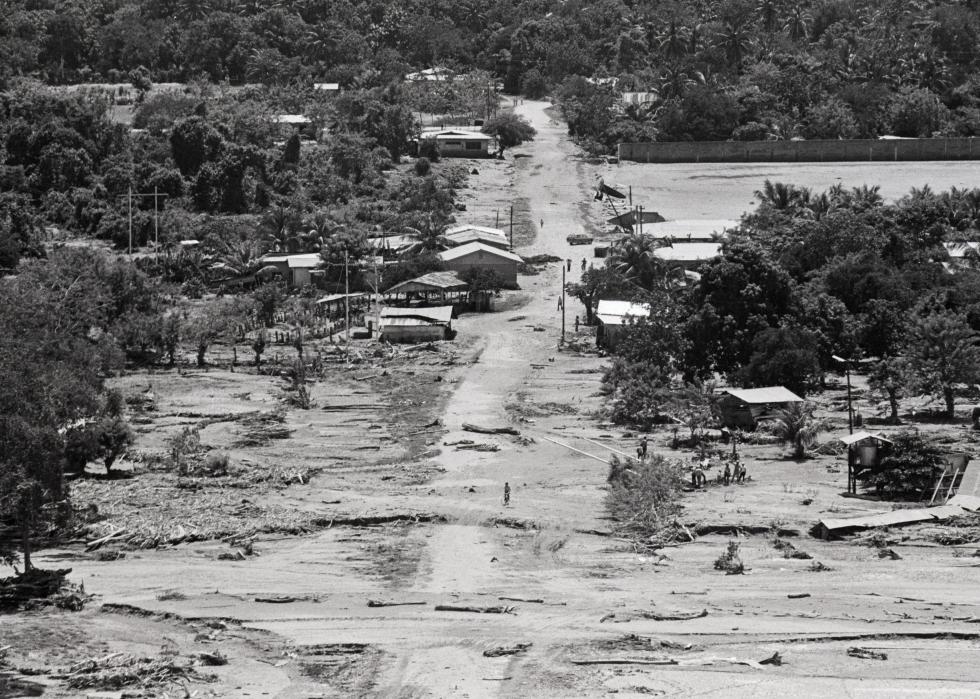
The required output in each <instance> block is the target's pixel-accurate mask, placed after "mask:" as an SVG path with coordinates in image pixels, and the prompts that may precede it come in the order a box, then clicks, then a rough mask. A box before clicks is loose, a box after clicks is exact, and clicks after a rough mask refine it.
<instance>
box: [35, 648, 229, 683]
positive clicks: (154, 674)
mask: <svg viewBox="0 0 980 699" xmlns="http://www.w3.org/2000/svg"><path fill="white" fill-rule="evenodd" d="M53 677H54V678H55V679H60V680H64V681H65V683H66V684H67V685H68V688H69V689H102V690H116V689H122V688H124V687H131V686H134V685H138V686H140V687H152V686H157V685H163V684H170V683H174V682H176V681H177V680H188V681H192V682H211V681H213V679H214V677H213V676H211V675H203V674H201V673H199V672H197V670H195V669H194V667H193V666H192V665H190V664H186V665H183V664H179V663H178V662H177V659H176V658H173V657H165V658H156V659H153V658H140V657H137V656H135V655H131V654H129V653H110V654H109V655H106V656H103V657H101V658H92V659H89V660H84V661H82V662H80V663H76V664H74V665H72V666H71V667H70V668H69V669H68V671H67V672H65V673H63V674H61V675H53Z"/></svg>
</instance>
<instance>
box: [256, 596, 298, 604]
mask: <svg viewBox="0 0 980 699" xmlns="http://www.w3.org/2000/svg"><path fill="white" fill-rule="evenodd" d="M296 600H297V598H296V597H290V596H289V595H273V596H271V597H256V598H255V601H256V602H264V603H266V604H289V603H290V602H295V601H296Z"/></svg>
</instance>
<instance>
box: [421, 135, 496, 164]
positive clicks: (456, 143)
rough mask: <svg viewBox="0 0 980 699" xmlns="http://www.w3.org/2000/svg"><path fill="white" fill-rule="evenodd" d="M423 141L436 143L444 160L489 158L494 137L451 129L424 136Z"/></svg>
mask: <svg viewBox="0 0 980 699" xmlns="http://www.w3.org/2000/svg"><path fill="white" fill-rule="evenodd" d="M421 140H423V141H435V143H436V147H437V148H438V149H439V155H440V156H441V157H443V158H489V157H490V144H491V143H492V142H493V140H494V139H493V136H488V135H487V134H485V133H481V132H480V131H469V130H466V129H450V130H445V131H430V132H425V133H423V134H422V139H421Z"/></svg>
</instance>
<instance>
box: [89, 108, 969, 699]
mask: <svg viewBox="0 0 980 699" xmlns="http://www.w3.org/2000/svg"><path fill="white" fill-rule="evenodd" d="M547 107H548V105H547V104H545V103H541V102H526V103H523V104H521V105H520V106H519V107H518V108H517V109H518V111H519V113H522V114H524V115H525V116H527V117H528V118H529V119H530V120H531V122H532V123H533V124H534V126H535V127H536V128H537V129H538V136H537V138H536V140H535V141H534V142H533V143H530V144H527V145H525V146H523V147H521V148H519V149H516V150H515V152H513V153H512V154H510V155H509V157H511V163H512V164H510V163H507V164H498V163H487V164H486V165H485V166H482V167H481V168H480V171H481V174H480V175H478V176H474V178H472V180H471V183H470V184H471V187H472V189H473V190H474V191H476V192H477V194H476V195H474V196H475V198H476V200H477V201H476V204H480V201H479V200H480V198H481V197H484V196H490V195H489V194H485V192H493V191H496V192H497V196H498V198H499V196H500V192H501V187H503V188H504V190H507V191H509V194H510V196H512V197H513V199H514V200H521V201H524V202H526V203H525V204H523V205H522V212H521V216H522V219H523V221H524V226H525V227H527V226H531V227H533V228H535V229H537V230H536V231H534V233H535V235H534V236H533V241H531V240H530V238H531V236H529V235H523V236H522V237H523V238H524V239H525V240H526V241H528V242H527V244H526V245H523V246H521V247H520V248H519V249H518V252H519V253H521V254H524V255H529V254H538V253H548V254H552V255H557V256H559V257H561V258H566V259H568V258H570V259H571V260H572V265H571V270H570V271H568V270H567V269H566V276H567V280H568V281H574V280H576V279H577V278H578V275H579V274H580V270H581V258H582V256H583V255H584V254H586V253H588V252H589V251H590V248H586V247H571V246H569V245H568V244H567V243H566V241H565V236H566V235H567V234H568V233H570V232H575V231H579V230H583V229H585V230H588V229H590V228H591V227H593V226H595V225H596V224H597V222H598V221H599V220H600V219H601V217H602V215H603V212H602V211H601V210H600V209H599V208H598V205H597V204H594V203H593V201H592V186H593V182H594V177H595V175H596V167H594V166H591V165H588V164H587V163H586V162H585V161H583V160H581V159H578V158H577V157H576V153H575V149H574V147H573V146H572V145H571V143H570V142H569V141H568V139H567V138H566V136H565V131H564V128H563V126H562V125H560V124H558V123H556V122H555V121H553V119H552V118H551V116H550V112H549V111H547ZM501 183H504V184H501ZM495 188H496V190H495ZM495 206H496V207H497V208H499V206H500V202H499V201H496V202H492V203H490V204H487V203H486V202H484V203H483V205H482V207H481V206H479V205H475V206H471V207H470V212H471V219H469V220H467V221H466V222H472V223H477V224H487V223H491V221H487V220H486V218H482V217H481V218H478V217H477V212H480V215H481V216H482V215H484V214H485V213H486V212H487V211H489V210H491V209H493V208H494V207H495ZM521 286H522V289H523V292H524V293H523V295H522V296H521V299H522V301H521V302H520V303H517V304H515V305H512V306H511V307H509V308H508V309H507V310H504V311H501V312H497V313H493V314H488V315H471V316H467V317H464V318H462V319H461V320H460V321H459V323H458V330H459V334H460V336H461V337H470V338H476V340H475V342H476V343H477V348H478V351H479V359H478V361H477V362H476V363H474V364H472V365H470V366H467V367H466V368H465V369H462V370H461V371H460V372H459V373H458V374H452V375H451V380H456V381H457V383H456V384H455V386H454V389H453V392H452V395H451V397H450V399H449V402H448V404H447V407H446V409H445V414H444V424H445V427H446V434H445V435H444V437H443V438H442V439H441V444H440V445H439V447H440V449H441V451H440V453H439V454H438V455H437V456H435V457H434V462H435V466H436V467H437V469H438V475H437V476H436V477H435V478H434V479H431V480H428V481H427V482H424V483H420V484H415V485H406V486H404V487H403V488H399V490H398V492H397V493H396V494H393V495H391V496H386V497H379V496H377V495H375V494H370V493H364V494H360V495H359V494H358V493H357V492H356V489H354V490H353V491H352V492H349V493H344V496H345V497H351V498H358V497H362V498H363V502H364V503H365V506H367V504H368V503H370V504H371V505H372V506H379V505H387V506H388V507H391V508H395V507H398V508H411V509H414V510H417V511H428V512H434V513H438V514H440V515H443V516H444V517H445V518H446V520H447V521H446V522H444V523H432V524H424V525H415V526H402V525H399V526H391V527H387V528H368V529H363V528H362V529H351V528H331V529H328V530H326V531H323V532H321V533H319V534H315V535H310V536H306V537H266V538H264V539H260V540H259V541H258V542H257V544H256V548H257V550H258V551H259V552H260V553H261V556H260V557H258V558H257V559H254V560H249V561H241V562H238V561H234V562H222V563H217V562H216V561H215V560H214V558H215V552H216V551H218V550H219V549H220V548H221V545H220V544H218V543H215V544H197V545H187V546H180V547H177V548H174V549H171V550H166V551H155V552H146V553H145V554H142V555H140V556H134V557H130V558H127V559H126V560H122V561H117V562H115V563H113V564H112V567H109V568H107V567H105V565H106V564H99V563H96V562H92V561H88V560H76V561H72V564H73V566H74V567H75V571H76V574H77V575H78V576H79V577H80V578H82V579H84V580H85V582H86V585H87V587H89V589H91V590H95V591H98V593H99V594H100V595H101V596H102V601H103V602H122V603H127V604H132V605H135V606H137V607H139V608H141V609H147V610H153V611H156V612H168V613H173V614H176V615H179V616H180V617H182V618H185V619H186V618H194V617H204V618H211V617H220V618H227V619H234V620H237V621H240V622H241V623H242V624H243V627H242V629H241V633H242V634H247V633H253V632H263V633H265V632H271V633H272V634H274V635H269V636H262V637H260V638H263V639H265V640H264V641H263V642H262V643H263V644H265V646H267V648H268V649H279V652H280V653H281V654H282V655H281V656H280V658H281V659H279V660H276V658H271V659H270V658H269V657H268V656H266V657H261V653H256V654H255V657H250V656H248V655H247V654H244V655H243V656H242V657H240V658H238V659H237V662H236V664H235V665H234V670H233V671H231V670H229V671H227V672H225V673H224V674H221V672H222V670H223V669H222V668H215V671H216V672H217V673H219V675H220V676H221V683H220V684H219V685H211V687H210V688H211V689H212V690H215V691H217V692H218V693H219V694H222V695H224V696H259V695H270V696H279V697H287V698H288V697H309V696H379V697H471V698H473V697H498V696H499V697H568V696H599V695H605V694H608V693H610V692H616V693H617V694H618V695H625V696H641V695H649V694H661V695H670V696H695V695H698V696H700V695H709V694H710V695H718V696H726V697H739V696H745V697H749V696H751V697H765V696H773V697H776V696H786V695H787V694H791V693H798V694H802V695H805V696H811V695H815V694H818V693H822V694H825V695H828V696H867V695H877V696H912V695H919V694H923V693H931V694H940V695H951V694H956V695H968V694H976V693H978V692H980V690H977V689H976V687H977V685H976V684H971V683H975V682H977V681H980V666H978V665H977V664H976V663H975V661H974V657H975V653H976V644H977V641H978V635H977V625H976V624H975V623H973V622H974V621H976V619H977V617H978V616H980V609H978V608H980V590H978V588H977V586H976V585H975V567H974V566H972V565H971V564H970V563H969V562H968V559H962V558H958V557H957V556H956V555H954V554H953V552H951V550H949V549H941V548H937V547H935V546H933V547H927V546H917V545H915V544H914V542H913V543H910V544H909V545H908V546H907V547H901V546H900V543H897V544H895V545H896V546H900V549H901V551H902V555H903V556H904V560H882V559H880V558H879V557H878V555H877V550H876V549H874V548H872V547H868V546H853V545H849V544H845V543H827V542H822V541H817V540H812V539H809V538H807V537H806V535H805V530H806V528H808V526H809V525H810V524H812V522H813V521H814V520H815V518H816V517H817V516H818V515H819V513H821V512H835V513H840V512H848V511H851V510H854V509H860V507H855V506H852V505H849V504H847V503H843V502H841V499H840V498H839V497H838V495H837V494H838V493H839V491H840V490H841V489H842V476H841V474H840V473H839V472H835V471H833V470H832V468H831V467H832V465H833V458H828V459H823V460H813V461H809V462H806V463H804V464H796V463H792V462H785V461H782V460H777V459H776V450H775V449H773V448H766V449H760V450H757V451H756V452H753V453H752V455H753V458H752V463H751V474H750V475H752V477H753V480H752V482H751V483H749V484H748V485H746V486H744V487H741V486H740V487H732V488H730V489H722V488H715V489H709V490H708V491H705V492H700V493H692V494H690V495H689V496H687V501H686V502H687V505H688V519H689V520H695V521H700V522H708V523H728V524H731V525H742V526H747V525H753V526H759V525H762V526H770V525H772V526H773V527H776V526H781V527H784V528H789V529H796V530H798V531H799V532H800V533H801V536H800V537H799V538H797V539H795V540H796V541H797V545H798V546H799V547H800V548H801V549H805V550H806V551H807V552H808V553H809V554H811V555H812V556H813V559H812V560H789V559H786V558H784V557H783V556H782V555H781V554H780V553H779V552H778V551H776V550H775V549H774V548H773V546H772V536H764V535H757V536H752V537H745V538H742V539H740V541H741V550H742V555H743V558H744V560H745V561H746V562H747V565H748V567H749V568H750V570H749V572H748V574H747V575H742V576H726V575H724V574H722V573H720V572H718V571H715V570H714V569H713V566H712V563H713V561H714V559H715V558H716V557H717V556H718V555H719V553H721V551H722V550H723V549H724V547H725V545H726V543H727V541H728V538H729V537H728V536H726V535H707V536H704V537H701V538H699V539H698V541H697V542H695V543H692V544H689V545H685V546H681V547H676V548H670V549H667V550H666V551H665V554H666V555H665V556H664V557H648V556H643V555H637V554H636V553H634V552H633V551H632V550H631V549H630V548H629V547H627V546H624V545H623V543H622V542H619V541H617V540H615V539H613V538H611V537H609V536H606V535H603V534H604V532H605V530H608V527H609V523H608V521H606V520H604V509H603V497H604V490H603V486H604V484H605V477H606V470H607V467H606V465H605V463H603V460H604V459H606V458H608V456H609V455H610V454H611V453H613V452H614V451H619V452H621V453H629V452H631V451H632V450H633V449H634V447H635V439H634V438H633V437H632V436H627V435H625V434H624V433H623V432H622V430H618V429H617V430H613V428H611V427H609V426H604V425H601V424H600V423H599V422H597V420H596V419H595V417H594V412H595V411H596V410H597V408H598V407H599V404H600V398H599V396H598V395H597V390H598V387H599V377H600V374H599V367H600V366H601V360H600V359H599V358H596V357H594V356H580V355H578V354H576V353H574V352H569V351H559V349H558V345H559V339H560V332H561V314H560V311H559V310H558V299H559V296H560V288H561V268H560V265H559V264H557V263H553V264H551V265H549V266H548V267H547V268H546V269H545V270H544V271H543V272H542V273H540V274H538V275H534V276H525V277H522V278H521ZM580 312H581V311H580V309H579V308H578V302H576V301H573V300H569V301H568V306H567V308H566V313H567V317H566V319H567V321H568V329H569V335H571V334H572V331H571V325H572V319H573V318H574V315H575V314H576V313H580ZM583 332H584V331H583ZM447 376H450V374H447ZM463 422H468V423H477V424H481V425H490V426H502V425H509V426H514V427H516V428H517V429H518V430H519V431H520V433H521V435H520V437H514V436H510V435H482V434H474V433H472V432H466V431H464V430H463V429H462V423H463ZM668 439H669V432H662V433H657V434H656V435H654V438H653V440H652V445H653V448H654V449H657V450H660V449H665V448H666V447H665V444H666V442H667V441H668ZM462 440H473V441H474V442H478V443H485V444H488V445H495V446H497V447H498V448H499V449H498V450H497V451H473V450H458V449H456V448H455V446H454V443H458V442H460V441H462ZM505 482H507V483H509V484H510V485H511V488H512V501H511V504H510V505H509V506H507V507H504V506H503V504H502V501H501V498H502V494H503V484H504V483H505ZM336 495H337V491H330V492H329V493H328V492H320V493H317V492H314V493H312V494H310V495H309V496H308V497H307V498H306V500H307V503H308V504H309V503H314V502H315V501H317V499H318V498H319V499H320V500H330V499H331V498H333V497H335V496H336ZM801 500H805V501H807V502H806V504H805V505H803V504H801ZM310 506H312V505H310ZM835 516H840V515H835ZM814 561H820V562H821V563H823V564H824V568H825V570H824V572H813V568H814V567H813V563H814ZM168 589H177V590H179V591H180V593H181V595H180V598H178V599H173V598H165V599H160V597H161V595H160V592H161V591H162V590H168ZM803 593H806V594H809V595H810V596H809V597H803V596H800V595H801V594H803ZM276 596H287V599H286V600H283V599H281V598H279V599H278V603H276V599H277V597H276ZM164 597H167V596H164ZM270 598H271V599H273V602H269V601H268V600H269V599H270ZM263 600H266V601H263ZM368 600H379V601H384V602H393V603H401V604H402V605H403V606H382V607H377V606H371V607H369V606H368ZM409 603H411V604H409ZM436 605H450V606H455V607H503V608H504V609H502V610H501V611H502V612H503V613H473V612H466V611H437V610H436V608H435V607H436ZM702 612H703V614H702ZM672 616H673V617H680V618H678V619H676V620H670V619H664V618H663V617H672ZM685 616H692V617H695V618H691V619H684V617H685ZM517 644H531V645H530V647H528V648H527V649H526V650H525V651H522V652H517V653H515V654H511V655H496V656H495V655H493V654H492V653H491V656H490V657H488V656H485V655H484V652H485V651H493V650H494V649H498V648H504V647H510V648H512V649H513V647H515V646H516V645H517ZM260 645H261V644H260ZM850 646H863V647H866V648H872V647H873V648H877V649H879V650H881V651H883V652H884V651H886V652H887V655H888V660H867V659H859V658H855V657H851V656H849V655H847V653H846V651H847V648H848V647H850ZM270 652H271V651H270ZM774 652H779V653H781V654H782V656H783V658H784V659H785V664H784V665H782V666H773V665H765V666H760V665H756V664H754V663H755V661H759V660H762V659H764V658H766V657H768V656H771V655H772V654H773V653H774ZM636 659H640V660H644V661H646V662H647V663H650V662H658V663H659V664H657V665H649V664H647V665H643V664H639V665H637V664H626V663H624V664H621V665H615V664H612V665H610V664H606V665H587V664H576V662H583V661H585V662H588V661H594V660H602V661H606V662H609V661H617V660H619V661H626V660H636ZM657 659H659V660H657Z"/></svg>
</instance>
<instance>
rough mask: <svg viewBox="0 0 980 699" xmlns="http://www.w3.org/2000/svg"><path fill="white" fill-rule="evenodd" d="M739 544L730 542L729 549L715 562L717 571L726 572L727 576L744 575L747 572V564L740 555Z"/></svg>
mask: <svg viewBox="0 0 980 699" xmlns="http://www.w3.org/2000/svg"><path fill="white" fill-rule="evenodd" d="M738 548H739V543H738V542H737V541H729V542H728V548H727V549H725V552H724V553H723V554H721V555H720V556H718V558H717V559H716V560H715V570H723V571H725V575H742V574H743V573H744V572H745V564H744V563H742V558H741V557H740V556H739V555H738Z"/></svg>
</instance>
